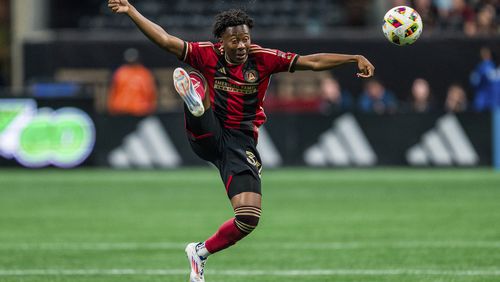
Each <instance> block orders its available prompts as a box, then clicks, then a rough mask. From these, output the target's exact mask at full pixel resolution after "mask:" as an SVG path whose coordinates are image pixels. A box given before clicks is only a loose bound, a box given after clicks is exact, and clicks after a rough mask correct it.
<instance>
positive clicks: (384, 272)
mask: <svg viewBox="0 0 500 282" xmlns="http://www.w3.org/2000/svg"><path fill="white" fill-rule="evenodd" d="M188 272H189V271H188V270H187V269H18V270H7V269H0V277H1V276H4V277H5V276H96V275H98V276H174V275H187V274H188ZM207 274H208V275H213V276H399V275H408V276H458V277H460V276H500V269H493V270H439V269H311V270H301V269H290V270H209V271H207Z"/></svg>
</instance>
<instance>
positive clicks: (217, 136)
mask: <svg viewBox="0 0 500 282" xmlns="http://www.w3.org/2000/svg"><path fill="white" fill-rule="evenodd" d="M184 113H185V114H184V116H185V122H186V131H187V136H188V140H189V143H190V144H191V148H193V151H194V152H195V153H196V155H198V156H199V157H200V158H202V159H204V160H206V161H209V162H211V163H212V164H214V165H215V166H216V167H217V168H218V169H219V173H220V175H221V178H222V181H223V182H224V186H225V187H226V192H227V195H228V197H229V198H230V199H231V198H232V197H233V196H235V195H237V194H239V193H242V192H254V193H258V194H262V192H261V181H260V174H261V169H262V161H261V159H260V155H259V152H258V151H257V141H256V140H255V138H254V136H253V132H247V131H242V130H237V129H229V128H224V126H222V124H221V121H219V119H217V117H216V116H215V114H214V113H213V111H212V109H211V108H210V109H207V110H206V111H205V113H204V114H203V115H202V116H201V117H195V116H193V115H192V114H191V113H190V112H189V111H188V110H187V108H186V107H184ZM248 176H250V177H248Z"/></svg>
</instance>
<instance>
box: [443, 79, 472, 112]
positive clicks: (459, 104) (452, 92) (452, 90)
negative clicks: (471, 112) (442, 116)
mask: <svg viewBox="0 0 500 282" xmlns="http://www.w3.org/2000/svg"><path fill="white" fill-rule="evenodd" d="M444 108H445V110H446V111H447V112H452V113H461V112H465V111H466V110H467V95H466V94H465V90H464V88H463V87H462V86H460V85H459V84H452V85H450V87H449V88H448V93H447V94H446V101H445V105H444Z"/></svg>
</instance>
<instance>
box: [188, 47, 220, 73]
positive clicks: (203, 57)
mask: <svg viewBox="0 0 500 282" xmlns="http://www.w3.org/2000/svg"><path fill="white" fill-rule="evenodd" d="M214 55H215V50H214V45H213V43H212V42H186V41H185V42H184V51H183V52H182V57H181V59H182V61H184V62H185V63H187V64H188V65H190V66H192V67H193V68H195V69H198V70H201V69H203V68H204V67H205V66H206V65H207V62H208V61H209V60H210V58H212V57H213V56H214Z"/></svg>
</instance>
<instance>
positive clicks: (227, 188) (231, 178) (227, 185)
mask: <svg viewBox="0 0 500 282" xmlns="http://www.w3.org/2000/svg"><path fill="white" fill-rule="evenodd" d="M231 181H233V176H232V175H229V179H228V180H227V183H226V193H229V185H231Z"/></svg>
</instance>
